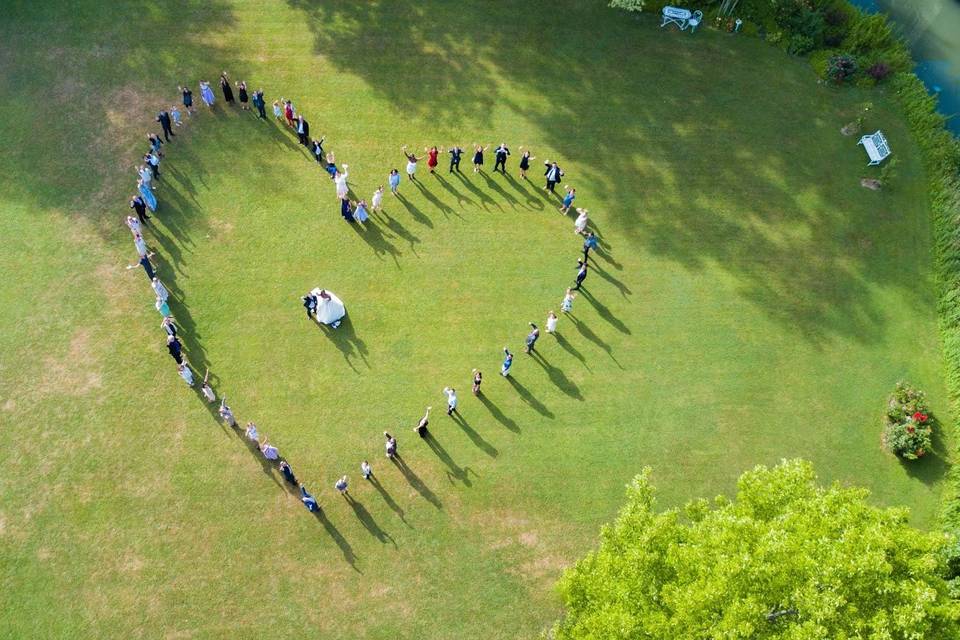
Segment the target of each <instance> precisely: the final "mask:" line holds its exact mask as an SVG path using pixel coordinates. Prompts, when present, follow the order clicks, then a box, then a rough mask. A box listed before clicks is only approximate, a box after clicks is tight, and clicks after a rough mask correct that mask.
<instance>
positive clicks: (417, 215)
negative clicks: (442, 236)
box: [397, 192, 433, 229]
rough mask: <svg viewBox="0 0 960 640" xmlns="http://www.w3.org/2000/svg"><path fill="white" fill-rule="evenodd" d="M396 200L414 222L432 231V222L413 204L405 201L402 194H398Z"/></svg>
mask: <svg viewBox="0 0 960 640" xmlns="http://www.w3.org/2000/svg"><path fill="white" fill-rule="evenodd" d="M397 200H399V201H400V204H402V205H403V206H404V207H405V208H406V210H407V211H408V212H409V213H410V215H411V216H413V219H414V220H415V221H416V222H419V223H420V224H422V225H423V226H425V227H429V228H431V229H433V221H432V220H430V218H428V217H427V216H426V215H424V213H423V211H421V210H420V209H419V208H418V207H417V206H416V205H415V204H413V203H412V202H410V201H409V200H407V199H406V198H405V197H404V196H403V194H401V193H399V192H398V193H397Z"/></svg>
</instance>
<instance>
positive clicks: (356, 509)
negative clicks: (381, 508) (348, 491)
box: [346, 495, 397, 548]
mask: <svg viewBox="0 0 960 640" xmlns="http://www.w3.org/2000/svg"><path fill="white" fill-rule="evenodd" d="M346 498H347V504H349V505H350V508H351V509H353V513H354V515H355V516H357V519H358V520H360V523H361V524H362V525H363V528H364V529H366V530H367V531H369V532H370V535H372V536H373V537H374V538H376V539H377V540H379V541H380V543H381V544H387V543H388V542H389V543H391V544H392V545H393V546H394V548H396V546H397V543H396V541H395V540H394V539H393V538H392V537H391V536H390V534H389V533H387V532H386V531H384V530H383V529H381V528H380V525H378V524H377V521H376V520H375V519H374V518H373V516H372V515H370V512H369V511H367V509H366V507H364V506H363V505H362V504H360V503H359V502H357V501H356V500H355V499H353V497H351V496H349V495H348V496H346Z"/></svg>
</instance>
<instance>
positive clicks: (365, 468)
mask: <svg viewBox="0 0 960 640" xmlns="http://www.w3.org/2000/svg"><path fill="white" fill-rule="evenodd" d="M360 475H362V476H363V479H364V480H369V479H370V478H371V477H372V476H373V467H371V466H370V463H369V462H367V461H366V460H364V461H363V462H361V463H360Z"/></svg>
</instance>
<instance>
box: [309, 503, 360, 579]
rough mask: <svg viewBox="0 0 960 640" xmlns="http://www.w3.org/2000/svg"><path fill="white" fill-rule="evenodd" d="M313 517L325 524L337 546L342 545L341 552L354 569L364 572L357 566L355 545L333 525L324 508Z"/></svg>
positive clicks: (324, 526) (315, 512)
mask: <svg viewBox="0 0 960 640" xmlns="http://www.w3.org/2000/svg"><path fill="white" fill-rule="evenodd" d="M313 517H314V518H316V519H317V520H318V521H319V522H320V524H322V525H323V528H324V529H326V531H327V535H329V536H330V537H331V538H333V541H334V542H336V543H337V546H338V547H340V553H342V554H343V559H344V560H346V561H347V564H349V565H350V566H351V567H353V570H354V571H356V572H357V573H359V574H361V575H362V574H363V571H360V569H358V568H357V556H356V554H355V553H354V552H353V547H351V546H350V543H349V542H347V539H346V538H344V537H343V534H341V533H340V530H339V529H337V528H336V527H335V526H333V523H332V522H330V520H329V519H328V518H327V515H326V514H325V513H324V511H323V509H322V508H320V509H317V510H316V511H314V512H313Z"/></svg>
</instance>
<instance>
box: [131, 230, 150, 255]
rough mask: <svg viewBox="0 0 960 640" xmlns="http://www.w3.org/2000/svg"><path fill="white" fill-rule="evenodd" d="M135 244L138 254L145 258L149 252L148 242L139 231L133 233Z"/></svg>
mask: <svg viewBox="0 0 960 640" xmlns="http://www.w3.org/2000/svg"><path fill="white" fill-rule="evenodd" d="M133 245H134V246H135V247H136V248H137V254H138V255H139V256H140V257H141V258H143V257H145V256H147V255H148V254H149V252H148V251H147V243H146V242H144V241H143V236H142V235H140V234H139V233H135V234H133Z"/></svg>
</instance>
